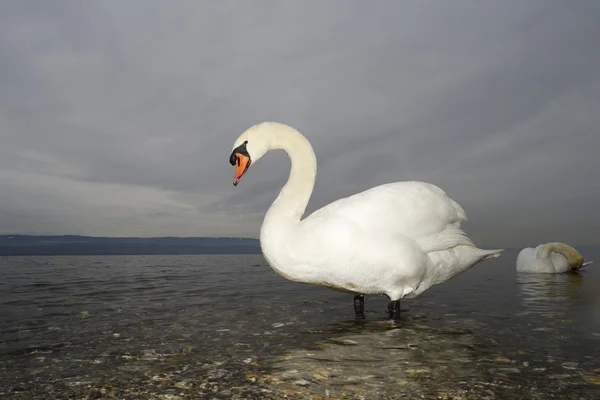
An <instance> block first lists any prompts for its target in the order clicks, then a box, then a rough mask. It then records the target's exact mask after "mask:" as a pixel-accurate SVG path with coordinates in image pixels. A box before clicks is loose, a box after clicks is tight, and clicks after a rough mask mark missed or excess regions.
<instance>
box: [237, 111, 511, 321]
mask: <svg viewBox="0 0 600 400" xmlns="http://www.w3.org/2000/svg"><path fill="white" fill-rule="evenodd" d="M278 149H280V150H283V151H285V152H286V153H287V154H288V156H289V157H290V159H291V171H290V175H289V178H288V181H287V183H286V184H285V186H284V187H283V189H281V192H280V193H279V196H277V198H276V199H275V201H274V202H273V204H272V205H271V207H270V208H269V210H268V211H267V213H266V215H265V218H264V221H263V224H262V227H261V230H260V245H261V249H262V252H263V254H264V256H265V259H266V260H267V262H268V263H269V265H270V266H271V267H272V268H273V269H274V270H275V271H276V272H277V273H279V274H280V275H282V276H283V277H284V278H287V279H289V280H291V281H294V282H301V283H308V284H314V285H322V286H327V287H329V288H332V289H336V290H340V291H344V292H349V293H353V294H355V295H356V296H355V297H354V308H355V311H356V313H357V316H359V317H360V316H362V317H364V315H363V310H364V297H363V296H364V295H365V294H385V295H387V296H388V297H389V298H390V300H391V302H390V304H389V306H388V310H389V313H390V318H393V319H398V318H399V316H400V299H402V298H404V297H409V298H410V297H415V296H417V295H419V294H421V293H422V292H424V291H425V290H427V289H428V288H430V287H431V286H433V285H437V284H439V283H442V282H445V281H447V280H449V279H450V278H452V277H454V276H456V275H457V274H459V273H461V272H463V271H465V270H467V269H469V268H471V267H472V266H473V265H475V264H477V263H478V262H480V261H482V260H485V259H488V258H493V257H498V256H499V255H500V252H501V251H502V250H482V249H478V248H477V247H475V245H474V244H473V242H472V241H471V240H470V239H469V238H468V237H467V236H466V234H465V233H464V232H463V231H462V230H461V229H460V224H461V222H462V221H465V220H466V219H467V216H466V214H465V212H464V211H463V209H462V208H461V206H459V205H458V204H457V203H456V202H455V201H454V200H452V199H450V198H449V197H448V196H447V195H446V193H445V192H444V191H443V190H442V189H440V188H438V187H437V186H434V185H431V184H429V183H423V182H394V183H388V184H385V185H381V186H377V187H374V188H372V189H369V190H366V191H364V192H361V193H358V194H355V195H353V196H350V197H347V198H343V199H339V200H337V201H334V202H333V203H331V204H329V205H327V206H325V207H323V208H321V209H319V210H317V211H315V212H314V213H312V214H311V215H310V216H308V217H306V218H304V219H301V218H302V215H303V214H304V212H305V210H306V206H307V204H308V201H309V199H310V196H311V194H312V191H313V188H314V184H315V178H316V175H317V160H316V157H315V153H314V152H313V149H312V146H311V145H310V143H309V142H308V140H307V139H306V138H305V137H304V136H303V135H302V134H301V133H300V132H298V131H297V130H296V129H294V128H292V127H290V126H287V125H284V124H281V123H276V122H263V123H260V124H257V125H254V126H252V127H250V128H249V129H247V130H246V131H245V132H244V133H242V135H241V136H240V137H239V138H238V139H237V140H236V141H235V143H234V145H233V150H232V153H231V155H230V159H229V161H230V163H231V165H234V166H235V167H236V168H235V174H234V179H233V184H234V185H235V186H237V185H238V183H239V181H240V178H241V177H242V176H243V175H244V174H245V173H246V171H247V170H248V168H249V167H250V165H251V164H253V163H256V162H257V161H258V160H259V159H260V158H261V157H262V156H264V155H265V154H266V153H267V152H269V151H271V150H278Z"/></svg>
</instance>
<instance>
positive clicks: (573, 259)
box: [537, 242, 583, 268]
mask: <svg viewBox="0 0 600 400" xmlns="http://www.w3.org/2000/svg"><path fill="white" fill-rule="evenodd" d="M552 252H555V253H560V254H562V255H563V256H565V258H566V259H567V263H568V264H569V267H571V268H573V267H576V268H579V267H580V266H581V265H582V264H583V257H582V256H581V254H579V252H578V251H577V250H575V249H574V248H573V247H571V246H569V245H568V244H565V243H560V242H551V243H546V244H543V245H541V246H540V248H539V250H538V253H537V258H538V259H543V260H548V261H550V262H551V256H550V254H551V253H552Z"/></svg>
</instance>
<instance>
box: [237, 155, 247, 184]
mask: <svg viewBox="0 0 600 400" xmlns="http://www.w3.org/2000/svg"><path fill="white" fill-rule="evenodd" d="M249 166H250V157H247V156H245V155H243V154H240V153H237V154H236V155H235V173H234V174H233V186H237V185H238V183H240V179H241V178H242V176H243V175H244V174H245V173H246V171H247V170H248V167H249Z"/></svg>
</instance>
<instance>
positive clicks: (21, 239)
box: [0, 235, 260, 256]
mask: <svg viewBox="0 0 600 400" xmlns="http://www.w3.org/2000/svg"><path fill="white" fill-rule="evenodd" d="M170 254H260V244H259V241H258V239H251V238H236V237H150V238H142V237H96V236H79V235H0V256H34V255H40V256H41V255H44V256H50V255H170Z"/></svg>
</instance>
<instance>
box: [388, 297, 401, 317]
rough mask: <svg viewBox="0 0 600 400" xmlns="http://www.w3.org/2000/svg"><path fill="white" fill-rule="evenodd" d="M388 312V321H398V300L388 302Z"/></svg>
mask: <svg viewBox="0 0 600 400" xmlns="http://www.w3.org/2000/svg"><path fill="white" fill-rule="evenodd" d="M388 311H389V313H390V319H394V320H399V319H400V300H395V301H390V303H389V304H388Z"/></svg>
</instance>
